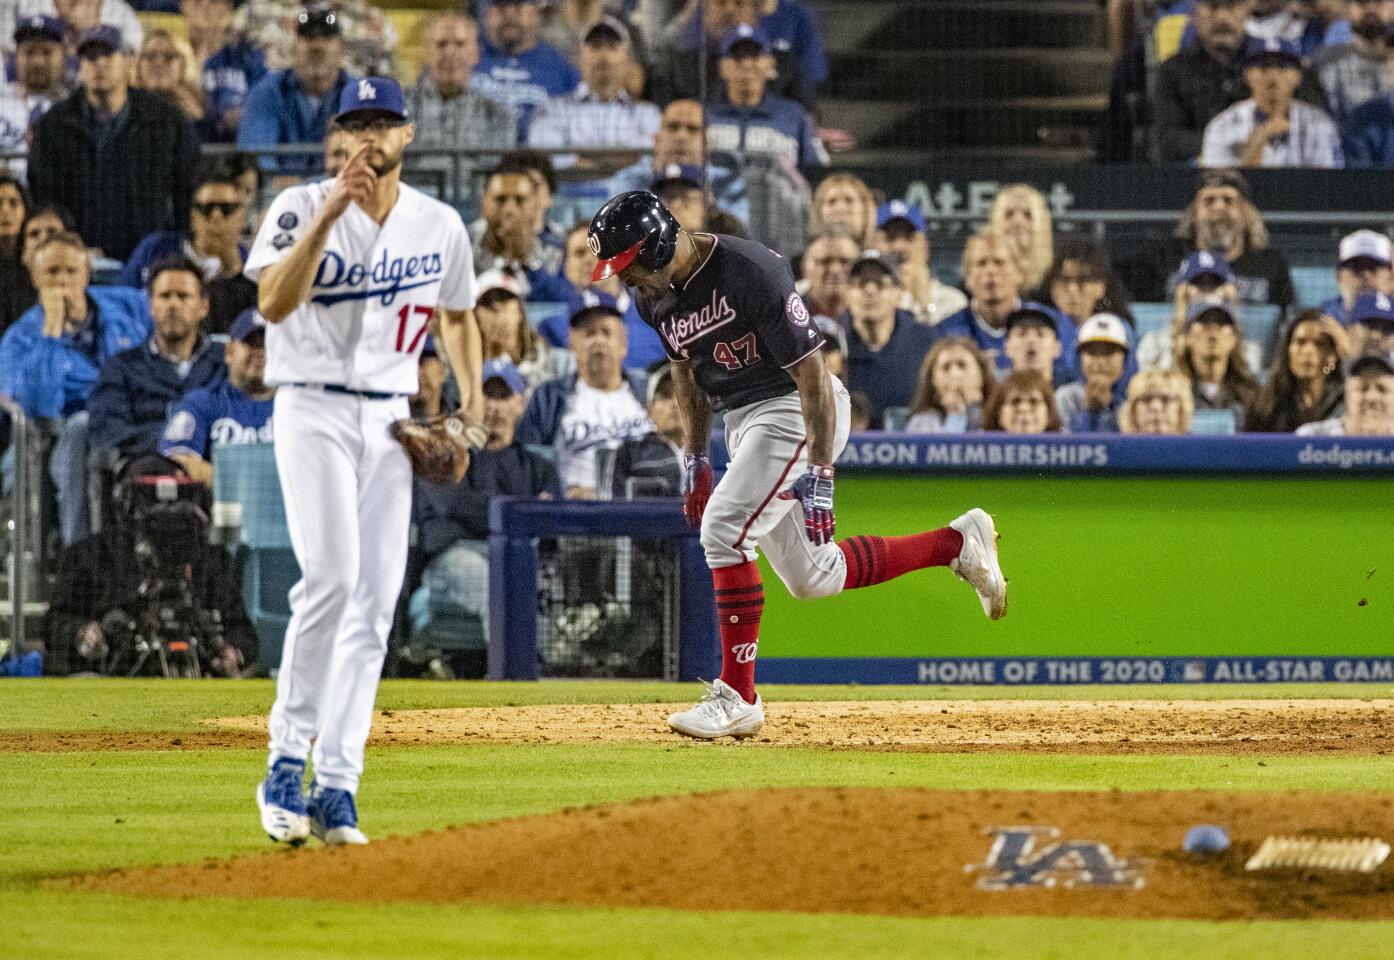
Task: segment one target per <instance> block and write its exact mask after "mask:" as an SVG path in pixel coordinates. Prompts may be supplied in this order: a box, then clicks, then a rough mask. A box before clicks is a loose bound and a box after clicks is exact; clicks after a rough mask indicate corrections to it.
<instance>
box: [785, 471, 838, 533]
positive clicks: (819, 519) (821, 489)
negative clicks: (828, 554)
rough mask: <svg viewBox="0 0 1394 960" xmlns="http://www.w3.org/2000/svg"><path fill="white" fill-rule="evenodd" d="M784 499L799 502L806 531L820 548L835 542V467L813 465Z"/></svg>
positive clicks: (788, 491)
mask: <svg viewBox="0 0 1394 960" xmlns="http://www.w3.org/2000/svg"><path fill="white" fill-rule="evenodd" d="M779 497H780V499H781V500H797V501H799V504H800V505H801V506H802V507H803V529H804V533H806V534H808V539H809V540H810V541H811V542H812V543H813V544H815V545H816V546H820V547H821V546H822V545H823V544H825V543H832V542H833V534H834V533H836V532H837V518H836V517H835V516H833V468H832V467H830V466H828V465H827V464H825V463H810V464H809V465H808V472H806V473H805V474H804V475H803V476H802V477H799V479H798V480H797V481H796V482H795V483H794V485H793V486H792V487H790V488H789V489H788V490H785V491H784V492H783V493H781V494H780V495H779Z"/></svg>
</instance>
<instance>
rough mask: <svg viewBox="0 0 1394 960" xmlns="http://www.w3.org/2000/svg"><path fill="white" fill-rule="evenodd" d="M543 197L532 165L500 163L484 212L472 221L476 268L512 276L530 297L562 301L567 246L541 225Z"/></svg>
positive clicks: (487, 186) (483, 273) (489, 185)
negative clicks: (539, 221)
mask: <svg viewBox="0 0 1394 960" xmlns="http://www.w3.org/2000/svg"><path fill="white" fill-rule="evenodd" d="M541 204H542V199H541V197H540V196H539V185H538V182H537V179H536V178H535V177H534V176H533V175H532V173H531V172H530V171H527V170H523V169H519V168H509V167H505V166H502V165H501V166H500V167H499V168H498V169H496V170H495V171H494V173H492V174H491V175H490V176H489V180H488V182H487V183H486V184H485V187H484V201H483V203H482V204H481V212H482V216H481V217H480V218H479V219H478V220H476V221H475V222H474V223H472V224H470V242H471V243H472V244H473V246H474V269H475V273H477V274H478V275H480V276H481V277H484V276H486V275H487V276H488V277H490V278H497V277H500V276H503V277H509V278H511V280H512V282H515V283H517V284H518V285H519V287H520V290H521V295H522V297H523V299H524V300H527V301H530V302H550V303H558V302H561V301H564V300H565V299H566V298H567V294H568V293H569V292H570V291H569V286H568V284H567V282H566V280H565V278H564V277H562V276H561V275H560V274H559V273H558V270H559V269H560V268H561V265H562V247H561V245H560V244H554V243H553V241H552V240H551V237H550V234H548V233H547V232H545V230H543V231H539V229H538V214H539V210H540V208H541Z"/></svg>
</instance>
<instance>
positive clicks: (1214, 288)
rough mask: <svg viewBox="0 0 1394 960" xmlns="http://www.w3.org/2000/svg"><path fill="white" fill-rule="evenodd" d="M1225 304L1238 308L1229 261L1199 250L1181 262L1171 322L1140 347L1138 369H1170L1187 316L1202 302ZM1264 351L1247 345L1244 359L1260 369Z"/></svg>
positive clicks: (1145, 340) (1237, 296) (1156, 331)
mask: <svg viewBox="0 0 1394 960" xmlns="http://www.w3.org/2000/svg"><path fill="white" fill-rule="evenodd" d="M1202 301H1204V302H1209V303H1226V304H1229V305H1230V306H1231V307H1234V308H1235V309H1238V307H1239V289H1238V287H1237V286H1236V285H1235V276H1234V271H1233V270H1231V269H1230V266H1229V261H1228V260H1226V259H1225V258H1224V257H1223V256H1221V255H1220V254H1218V253H1209V252H1207V251H1200V252H1198V253H1192V254H1190V255H1188V256H1187V257H1186V258H1185V259H1184V260H1182V261H1181V268H1180V270H1178V271H1177V274H1176V286H1175V288H1174V289H1173V290H1172V297H1171V323H1170V325H1169V326H1168V327H1167V329H1165V330H1153V331H1151V332H1150V333H1148V334H1146V335H1144V336H1143V338H1142V342H1141V343H1139V344H1138V348H1137V360H1138V366H1140V367H1143V368H1149V367H1170V366H1171V365H1172V358H1173V353H1174V347H1175V344H1176V341H1177V340H1178V339H1179V338H1180V337H1182V336H1183V335H1184V334H1185V332H1186V317H1187V316H1188V315H1189V314H1190V312H1191V307H1193V306H1195V305H1196V304H1197V303H1200V302H1202ZM1261 356H1262V352H1261V350H1260V348H1259V347H1258V345H1257V344H1251V343H1248V342H1246V343H1245V358H1246V359H1247V360H1248V361H1249V364H1250V367H1251V368H1252V369H1255V370H1257V369H1258V366H1259V358H1260V357H1261Z"/></svg>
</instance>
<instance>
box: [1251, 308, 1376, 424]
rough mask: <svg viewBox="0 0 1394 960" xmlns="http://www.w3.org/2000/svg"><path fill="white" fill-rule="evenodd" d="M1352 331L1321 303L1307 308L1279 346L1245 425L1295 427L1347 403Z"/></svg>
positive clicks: (1332, 411) (1324, 415) (1326, 415)
mask: <svg viewBox="0 0 1394 960" xmlns="http://www.w3.org/2000/svg"><path fill="white" fill-rule="evenodd" d="M1349 353H1350V335H1349V334H1348V333H1347V331H1346V329H1345V328H1344V327H1342V326H1341V325H1340V324H1339V323H1337V322H1336V320H1335V318H1333V317H1331V316H1330V315H1328V314H1326V313H1324V312H1323V311H1322V310H1321V309H1320V308H1312V309H1308V310H1303V311H1302V312H1301V313H1300V314H1298V315H1297V319H1296V320H1295V321H1294V322H1293V324H1292V326H1291V327H1289V328H1288V330H1287V333H1286V335H1285V336H1284V337H1283V342H1282V343H1281V344H1280V345H1279V347H1278V349H1277V350H1276V351H1275V354H1274V357H1273V366H1272V368H1271V369H1270V370H1269V371H1268V382H1267V383H1266V384H1265V385H1264V387H1263V389H1262V390H1260V391H1259V393H1258V396H1257V397H1255V398H1254V402H1253V405H1252V406H1251V407H1250V408H1249V413H1248V419H1247V421H1246V422H1245V424H1244V429H1245V430H1246V431H1249V432H1251V433H1291V432H1293V431H1294V430H1296V429H1297V428H1298V427H1300V426H1301V425H1302V424H1304V423H1312V422H1314V421H1317V420H1326V419H1328V418H1330V417H1331V416H1332V415H1334V414H1335V413H1336V411H1337V410H1339V409H1340V407H1341V397H1342V393H1341V359H1342V358H1343V357H1344V356H1346V355H1347V354H1349Z"/></svg>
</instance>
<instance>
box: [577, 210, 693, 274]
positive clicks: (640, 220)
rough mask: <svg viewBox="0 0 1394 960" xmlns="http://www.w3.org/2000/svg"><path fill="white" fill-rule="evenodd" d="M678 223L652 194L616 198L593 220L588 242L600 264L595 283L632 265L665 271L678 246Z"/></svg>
mask: <svg viewBox="0 0 1394 960" xmlns="http://www.w3.org/2000/svg"><path fill="white" fill-rule="evenodd" d="M679 229H680V228H679V227H678V221H677V220H676V219H674V218H673V215H672V214H671V213H669V212H668V208H667V207H665V206H664V205H663V201H662V200H659V199H658V198H657V197H655V196H654V195H653V194H651V193H646V192H645V191H642V190H635V191H633V192H631V193H622V194H620V195H619V196H618V197H613V198H611V200H610V201H609V202H608V203H606V204H605V206H603V207H601V208H600V212H599V213H597V214H596V215H595V218H594V219H593V220H591V228H590V234H589V235H588V236H587V237H586V242H587V243H588V244H590V248H591V253H593V254H595V255H596V257H597V259H598V260H599V261H600V262H599V263H597V264H596V265H595V272H594V273H593V274H592V275H591V280H593V281H594V280H604V279H605V278H606V277H613V276H614V275H615V274H617V273H619V272H620V271H621V270H623V269H624V268H625V267H627V266H629V265H630V264H631V263H634V262H636V261H637V262H638V264H639V266H641V267H643V268H644V269H646V270H661V269H663V268H664V267H666V266H667V265H668V264H669V263H670V262H671V261H672V259H673V251H675V250H676V249H677V245H678V231H679Z"/></svg>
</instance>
